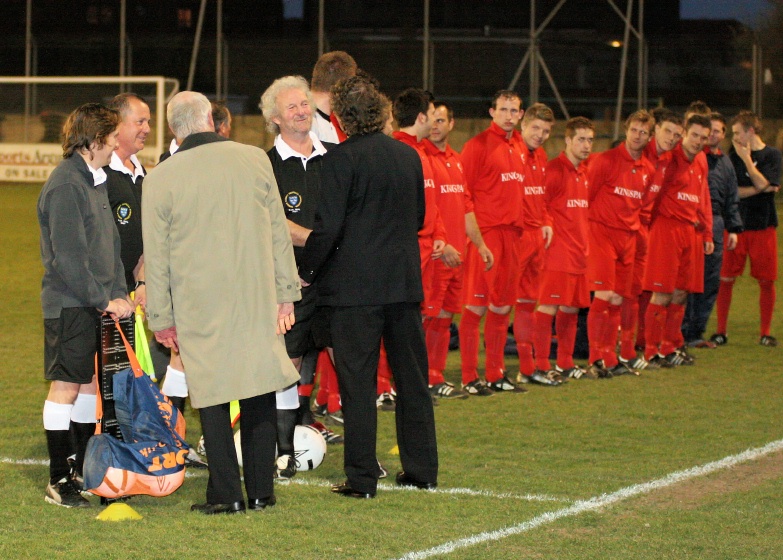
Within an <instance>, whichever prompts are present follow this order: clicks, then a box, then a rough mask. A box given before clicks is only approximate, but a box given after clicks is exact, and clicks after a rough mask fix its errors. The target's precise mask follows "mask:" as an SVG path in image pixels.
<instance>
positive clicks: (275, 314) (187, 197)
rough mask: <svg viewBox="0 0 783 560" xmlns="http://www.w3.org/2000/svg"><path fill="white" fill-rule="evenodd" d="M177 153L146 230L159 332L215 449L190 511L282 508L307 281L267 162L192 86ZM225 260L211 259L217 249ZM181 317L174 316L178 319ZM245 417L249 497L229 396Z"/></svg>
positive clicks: (170, 114)
mask: <svg viewBox="0 0 783 560" xmlns="http://www.w3.org/2000/svg"><path fill="white" fill-rule="evenodd" d="M167 118H168V122H169V127H170V128H171V131H172V132H173V133H174V135H175V136H176V138H177V144H178V145H179V150H178V152H177V157H173V158H169V159H168V160H166V161H165V162H163V163H162V164H160V165H159V166H158V167H156V168H155V169H154V170H152V171H151V172H150V173H149V175H148V177H147V181H146V183H147V186H148V187H149V188H148V191H147V194H146V196H145V197H144V200H143V205H142V208H143V211H144V214H145V216H146V217H145V220H144V224H143V233H144V241H145V246H146V248H147V251H146V256H145V264H146V269H147V270H146V272H147V296H148V304H147V311H148V314H149V325H150V328H151V329H152V330H153V331H154V332H155V336H156V338H157V339H158V341H159V342H161V343H162V344H163V345H164V346H167V347H170V348H173V349H175V350H178V351H179V352H180V353H181V355H182V359H183V361H184V362H185V363H186V364H187V368H188V369H187V380H188V389H189V391H190V399H191V402H192V404H193V406H194V407H195V408H198V409H199V413H200V415H201V425H202V428H203V430H204V441H205V446H206V451H207V455H208V456H209V459H210V461H209V483H208V485H207V500H206V503H203V504H194V505H193V506H192V507H191V510H192V511H198V512H201V513H204V514H216V513H237V512H243V511H245V510H246V509H251V510H257V509H263V508H265V507H267V506H271V505H274V503H275V496H274V490H273V475H274V453H275V440H276V427H275V426H276V417H277V414H276V408H275V396H274V393H275V391H277V390H279V389H283V388H284V387H288V386H290V385H291V384H293V383H295V382H296V381H297V379H298V377H299V376H298V374H297V372H296V368H294V366H293V364H291V361H290V360H289V359H288V356H287V355H286V352H285V347H284V344H283V339H282V337H281V336H280V335H282V334H283V333H285V332H286V331H288V330H289V329H290V328H291V326H292V325H293V323H294V307H293V301H295V300H299V298H300V289H299V280H298V277H297V272H296V264H295V262H294V254H293V247H292V245H291V238H290V235H289V232H288V228H287V226H286V220H285V215H284V213H283V207H282V204H281V202H280V196H279V195H278V192H277V189H276V188H275V180H274V176H273V173H272V166H271V165H270V163H269V158H268V157H267V155H266V154H265V153H264V152H263V151H262V150H260V149H258V148H255V147H252V146H246V145H242V144H238V143H235V142H231V141H229V140H226V139H225V138H222V137H221V136H219V135H218V134H217V133H215V131H214V130H215V129H214V123H213V120H212V111H211V107H210V104H209V101H208V100H207V98H206V97H204V96H203V95H201V94H199V93H195V92H190V91H185V92H181V93H179V94H177V95H176V96H174V98H173V99H172V100H171V102H170V103H169V105H168V109H167ZM217 255H219V259H211V260H210V259H206V258H204V257H205V256H217ZM175 318H176V319H175ZM232 400H238V401H239V405H240V410H241V413H242V428H243V429H242V442H241V446H242V456H243V466H244V476H245V488H246V490H247V498H248V502H247V505H246V502H245V500H244V499H243V494H242V487H241V482H240V476H239V464H238V462H237V454H236V449H235V447H234V442H233V432H232V430H231V419H230V414H229V402H230V401H232Z"/></svg>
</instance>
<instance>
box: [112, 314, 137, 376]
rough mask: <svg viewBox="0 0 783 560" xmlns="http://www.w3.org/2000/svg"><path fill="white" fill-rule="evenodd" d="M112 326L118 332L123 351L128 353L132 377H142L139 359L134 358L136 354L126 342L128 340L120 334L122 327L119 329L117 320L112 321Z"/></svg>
mask: <svg viewBox="0 0 783 560" xmlns="http://www.w3.org/2000/svg"><path fill="white" fill-rule="evenodd" d="M114 326H115V327H117V330H118V331H119V332H120V336H121V337H122V343H123V344H124V345H125V351H126V352H127V353H128V361H129V362H130V365H131V369H132V370H133V375H134V377H142V376H143V375H144V371H143V370H142V369H141V366H140V365H139V359H138V358H137V357H136V352H134V351H133V347H132V346H131V345H130V343H129V342H128V339H127V338H125V333H124V332H122V327H120V322H119V321H118V320H117V319H114Z"/></svg>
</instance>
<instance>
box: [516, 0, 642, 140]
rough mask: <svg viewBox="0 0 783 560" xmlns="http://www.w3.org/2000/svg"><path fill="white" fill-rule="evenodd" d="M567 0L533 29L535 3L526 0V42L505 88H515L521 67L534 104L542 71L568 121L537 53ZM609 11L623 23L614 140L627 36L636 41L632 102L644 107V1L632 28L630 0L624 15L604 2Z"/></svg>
mask: <svg viewBox="0 0 783 560" xmlns="http://www.w3.org/2000/svg"><path fill="white" fill-rule="evenodd" d="M567 1H568V0H559V2H558V3H557V4H556V5H555V7H554V8H552V11H551V12H549V14H548V15H547V16H546V17H545V18H544V20H543V21H542V22H541V24H540V25H538V26H536V0H530V43H529V46H528V48H527V51H526V52H525V55H524V56H523V57H522V60H521V61H520V63H519V66H517V70H516V72H515V73H514V77H513V78H512V79H511V83H510V84H509V86H508V89H515V88H516V86H517V83H518V82H519V79H520V78H521V77H522V72H523V71H524V69H525V67H526V66H527V67H528V76H529V78H528V79H529V83H528V85H529V90H530V103H531V104H532V103H536V102H537V101H538V98H539V91H540V88H541V71H542V70H543V72H544V76H545V77H546V79H547V83H548V84H549V87H551V88H552V92H553V93H554V96H555V99H556V100H557V104H558V105H559V106H560V110H561V111H562V112H563V115H565V117H566V118H570V115H569V113H568V108H567V107H566V106H565V102H564V101H563V97H562V96H561V95H560V91H559V90H558V89H557V84H556V83H555V80H554V78H553V77H552V73H551V72H550V71H549V67H548V66H547V64H546V61H545V60H544V57H543V55H542V54H541V48H540V42H541V35H542V33H543V32H544V31H545V30H546V28H547V26H548V25H549V23H550V22H551V21H552V19H553V18H554V17H555V16H556V15H557V13H558V12H559V11H560V9H561V8H562V7H563V5H564V4H565V3H566V2H567ZM606 1H607V2H608V3H609V5H610V6H611V7H612V9H613V10H614V11H615V12H616V13H617V15H618V16H619V17H620V19H621V20H622V21H623V23H624V24H625V30H624V33H623V43H622V49H623V50H622V55H621V57H620V78H619V83H618V86H617V105H616V108H615V115H614V139H615V140H617V138H619V136H620V123H621V122H622V109H623V99H624V97H625V82H626V71H627V68H628V51H629V47H630V45H629V43H630V35H631V34H633V36H634V37H635V39H636V42H637V83H636V100H637V105H638V107H640V108H641V107H646V106H647V44H646V42H645V38H644V0H637V3H638V9H637V16H638V18H637V25H636V27H634V26H633V23H632V21H631V18H632V15H633V4H634V0H627V3H626V10H625V13H623V12H622V11H620V9H619V8H618V7H617V4H616V3H615V2H614V0H606Z"/></svg>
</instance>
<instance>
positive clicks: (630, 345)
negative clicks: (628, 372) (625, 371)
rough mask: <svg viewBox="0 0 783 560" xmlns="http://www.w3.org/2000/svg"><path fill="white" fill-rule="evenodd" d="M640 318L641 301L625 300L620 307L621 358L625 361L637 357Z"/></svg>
mask: <svg viewBox="0 0 783 560" xmlns="http://www.w3.org/2000/svg"><path fill="white" fill-rule="evenodd" d="M638 317H639V299H638V298H631V299H624V300H623V303H622V305H620V356H622V358H623V359H624V360H633V359H634V358H635V357H636V349H635V348H634V342H635V340H636V322H637V319H638Z"/></svg>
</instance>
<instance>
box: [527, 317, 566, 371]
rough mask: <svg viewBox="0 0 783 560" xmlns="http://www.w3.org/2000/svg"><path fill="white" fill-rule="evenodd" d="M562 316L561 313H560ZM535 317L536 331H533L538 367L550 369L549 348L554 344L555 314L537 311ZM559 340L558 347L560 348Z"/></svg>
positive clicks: (542, 369) (543, 369) (544, 369)
mask: <svg viewBox="0 0 783 560" xmlns="http://www.w3.org/2000/svg"><path fill="white" fill-rule="evenodd" d="M558 316H560V314H558ZM533 317H534V319H535V325H536V328H535V331H534V333H533V348H534V349H535V351H536V369H540V370H541V371H549V368H550V364H549V348H550V347H551V345H552V321H553V320H554V318H555V317H554V315H549V314H548V313H542V312H541V311H536V312H535V313H534V314H533ZM559 347H560V346H559V342H558V348H559Z"/></svg>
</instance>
